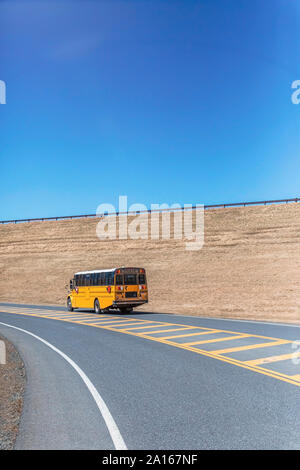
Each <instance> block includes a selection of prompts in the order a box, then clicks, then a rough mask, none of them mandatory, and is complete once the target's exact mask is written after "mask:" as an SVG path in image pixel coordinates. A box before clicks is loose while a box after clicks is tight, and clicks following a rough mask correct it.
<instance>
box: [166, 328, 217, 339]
mask: <svg viewBox="0 0 300 470" xmlns="http://www.w3.org/2000/svg"><path fill="white" fill-rule="evenodd" d="M195 328H197V327H195ZM192 329H194V328H192ZM213 333H219V330H209V331H200V332H199V331H198V332H197V333H187V334H184V335H173V336H163V337H162V338H161V339H171V338H184V337H185V336H199V335H209V334H210V335H212V334H213Z"/></svg>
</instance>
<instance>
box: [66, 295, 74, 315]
mask: <svg viewBox="0 0 300 470" xmlns="http://www.w3.org/2000/svg"><path fill="white" fill-rule="evenodd" d="M67 309H68V311H69V312H73V310H74V309H73V307H72V301H71V298H70V297H68V300H67Z"/></svg>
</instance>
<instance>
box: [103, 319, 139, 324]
mask: <svg viewBox="0 0 300 470" xmlns="http://www.w3.org/2000/svg"><path fill="white" fill-rule="evenodd" d="M132 321H133V320H132ZM128 322H130V320H111V321H106V322H102V321H100V322H99V325H111V324H114V323H128Z"/></svg>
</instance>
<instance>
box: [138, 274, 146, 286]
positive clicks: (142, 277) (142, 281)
mask: <svg viewBox="0 0 300 470" xmlns="http://www.w3.org/2000/svg"><path fill="white" fill-rule="evenodd" d="M139 284H146V276H145V274H139Z"/></svg>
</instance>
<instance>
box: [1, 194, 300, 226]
mask: <svg viewBox="0 0 300 470" xmlns="http://www.w3.org/2000/svg"><path fill="white" fill-rule="evenodd" d="M298 201H300V198H298V197H296V198H293V199H274V200H271V201H253V202H232V203H226V204H209V205H204V209H205V210H207V209H218V208H224V209H225V208H226V207H235V206H244V207H245V206H257V205H267V204H283V203H289V202H298ZM196 207H197V206H196V205H193V206H190V207H189V208H188V210H193V209H196ZM175 210H186V209H185V208H183V207H180V208H175V209H171V208H167V209H154V210H151V209H147V210H142V211H137V212H133V211H128V212H115V213H104V214H82V215H62V216H58V217H37V218H34V219H12V220H0V224H17V223H21V222H23V223H24V222H44V221H45V220H68V219H83V218H91V217H105V216H109V215H117V216H118V215H135V214H137V213H139V214H142V213H150V212H166V211H170V212H173V211H175Z"/></svg>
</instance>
